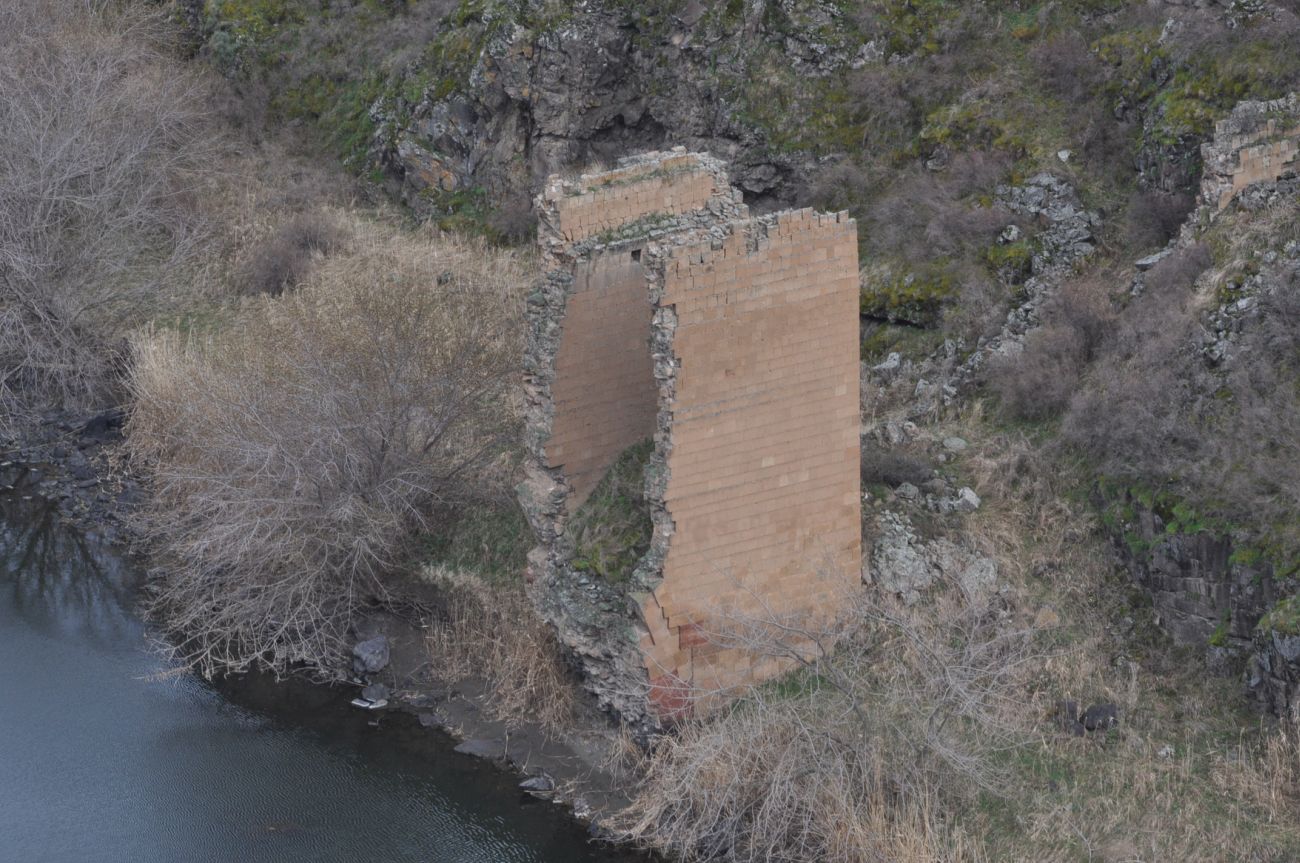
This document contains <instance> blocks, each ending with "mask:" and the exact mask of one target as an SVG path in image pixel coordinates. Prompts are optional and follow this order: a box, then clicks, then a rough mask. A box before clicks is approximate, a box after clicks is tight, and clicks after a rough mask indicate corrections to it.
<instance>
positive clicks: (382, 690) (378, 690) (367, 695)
mask: <svg viewBox="0 0 1300 863" xmlns="http://www.w3.org/2000/svg"><path fill="white" fill-rule="evenodd" d="M388 695H389V691H388V687H387V686H385V685H384V684H382V683H372V684H370V685H369V686H367V687H366V688H365V689H362V690H361V697H362V698H364V699H365V700H366V701H384V700H385V699H387V698H388Z"/></svg>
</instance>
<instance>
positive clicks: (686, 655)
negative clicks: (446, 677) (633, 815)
mask: <svg viewBox="0 0 1300 863" xmlns="http://www.w3.org/2000/svg"><path fill="white" fill-rule="evenodd" d="M539 213H540V216H541V225H540V229H539V242H540V245H541V253H542V260H543V269H544V276H543V279H542V281H541V283H540V284H539V286H538V288H537V289H536V290H535V291H534V292H533V294H532V295H531V296H530V297H529V301H528V303H529V306H528V317H529V324H530V336H529V348H528V356H527V361H526V369H525V383H526V393H527V398H528V423H527V449H528V463H527V480H526V481H525V483H524V484H523V485H522V486H521V500H522V501H523V504H524V508H525V510H526V511H527V513H528V515H529V519H530V521H531V523H532V525H533V528H534V530H535V531H536V533H537V535H538V537H539V539H540V545H539V546H538V548H537V549H535V550H534V552H533V553H532V555H531V556H530V570H531V576H532V583H533V584H532V590H533V594H534V598H535V599H536V600H537V602H538V605H539V607H540V608H541V610H542V612H543V614H544V615H545V616H546V617H547V618H548V620H550V621H551V622H552V623H553V624H554V625H555V626H556V628H557V631H558V633H559V635H560V637H561V640H562V641H564V642H565V643H566V645H568V647H569V648H570V649H571V650H572V651H573V652H574V655H575V656H576V658H577V659H578V660H579V662H581V664H582V665H583V667H584V672H585V675H586V679H587V681H588V684H589V685H590V687H591V688H592V690H593V691H595V692H596V693H597V694H598V695H599V696H600V698H601V701H602V703H603V704H604V705H605V706H606V707H608V708H610V709H613V710H614V711H616V712H618V713H619V714H621V715H622V716H623V717H624V718H625V719H629V720H632V721H634V722H643V723H645V724H648V725H656V724H657V723H658V722H659V720H661V719H662V718H664V717H667V716H672V715H674V714H676V713H679V712H681V711H683V710H685V709H689V706H690V705H691V704H693V703H695V698H696V697H697V696H699V695H701V694H704V693H711V694H714V695H715V696H716V695H717V694H725V692H726V691H727V690H728V689H730V688H732V687H736V686H742V685H745V684H748V683H752V682H756V681H759V680H762V679H766V678H768V677H771V676H773V675H775V674H778V673H780V672H782V671H784V670H785V667H784V666H783V665H782V664H781V663H780V661H778V660H776V659H774V658H771V657H765V656H762V655H759V654H757V653H755V652H752V651H749V650H746V649H744V648H742V647H741V646H739V645H736V644H734V643H732V642H729V641H728V640H727V639H725V638H719V637H718V636H717V634H718V633H721V632H724V631H726V630H727V629H728V621H733V622H734V621H736V620H741V619H746V618H751V619H757V618H762V617H767V616H771V615H781V616H791V617H797V618H799V619H803V620H806V621H809V622H810V623H813V622H815V621H817V620H818V619H820V618H822V617H823V616H824V615H827V614H829V613H830V612H831V611H832V610H833V608H834V607H835V605H836V604H837V603H838V601H839V599H840V598H841V596H842V594H843V592H844V591H846V590H848V589H851V587H852V586H853V585H854V584H856V583H857V581H858V573H859V560H860V555H861V548H860V542H861V540H860V521H861V512H860V507H861V498H860V489H859V469H858V459H859V449H858V429H859V408H858V345H857V338H858V334H857V304H858V267H857V231H856V226H855V224H854V222H853V220H852V219H850V218H849V217H848V215H847V214H845V213H816V212H813V211H812V210H806V209H805V210H793V211H787V212H782V213H777V214H773V215H767V216H760V217H751V216H750V215H749V213H748V210H747V208H746V206H745V205H744V203H743V202H742V200H741V196H740V193H739V192H738V191H737V190H735V189H733V188H731V186H730V185H729V184H728V183H727V179H726V170H725V166H724V165H723V164H722V163H721V162H719V161H717V160H716V159H713V158H711V157H709V156H707V155H704V154H697V153H687V152H684V151H682V150H680V149H678V150H674V151H671V152H666V153H650V154H645V155H643V156H638V157H633V158H630V159H626V160H624V161H622V162H620V164H619V166H618V167H617V168H615V169H614V170H611V171H608V172H604V173H598V174H589V175H584V176H582V177H581V178H579V179H577V180H562V179H560V178H556V177H552V178H551V179H550V180H549V181H548V183H547V185H546V188H545V189H544V191H543V192H542V194H541V196H540V197H539ZM647 438H653V440H654V452H653V454H652V455H651V456H650V460H649V464H648V466H647V468H646V497H647V499H648V501H649V504H650V511H651V518H652V521H653V537H652V540H651V543H650V549H649V551H648V552H647V553H646V554H645V555H644V557H643V558H642V559H641V560H640V562H639V564H638V565H637V567H636V569H635V572H634V573H632V574H631V577H630V578H629V579H628V581H627V583H624V584H618V585H614V584H609V583H606V582H604V581H603V580H602V579H600V578H599V577H597V576H593V575H591V574H589V573H584V572H581V571H578V570H577V569H576V568H575V567H573V566H572V560H571V557H572V552H573V550H572V548H571V547H570V545H569V543H568V541H567V539H566V534H565V527H566V524H567V522H568V519H569V517H570V516H571V515H572V514H573V513H574V512H575V511H576V509H577V507H578V506H580V505H581V503H582V502H583V500H585V499H586V497H587V495H589V494H590V493H591V491H592V490H593V489H594V488H595V487H596V485H597V484H598V483H599V482H600V480H601V478H602V477H603V476H604V474H605V473H606V471H607V470H608V469H609V468H610V466H611V465H612V464H613V463H614V461H615V460H616V459H617V458H618V457H619V455H620V454H621V453H623V452H624V451H625V450H626V449H628V448H629V447H631V446H633V445H634V444H637V443H638V442H641V441H644V440H646V439H647Z"/></svg>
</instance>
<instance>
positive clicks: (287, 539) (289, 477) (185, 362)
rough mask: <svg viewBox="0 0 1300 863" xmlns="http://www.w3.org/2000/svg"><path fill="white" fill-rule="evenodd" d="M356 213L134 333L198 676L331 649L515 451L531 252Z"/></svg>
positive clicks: (174, 617) (166, 615)
mask: <svg viewBox="0 0 1300 863" xmlns="http://www.w3.org/2000/svg"><path fill="white" fill-rule="evenodd" d="M354 231H355V234H356V235H355V236H354V237H352V238H351V239H350V240H349V242H348V248H347V250H346V251H344V252H340V253H338V254H336V255H334V256H332V257H328V258H326V259H324V260H322V261H319V262H318V263H317V264H316V265H315V266H314V267H313V269H312V271H311V273H310V275H309V276H308V277H307V278H306V280H305V281H304V282H303V283H302V284H301V286H300V287H299V289H298V290H297V291H295V292H292V293H286V294H284V295H283V296H281V297H278V298H268V297H258V298H252V299H250V300H248V301H247V302H246V304H245V306H244V307H243V309H242V311H241V313H240V315H239V316H238V318H237V319H236V320H235V321H234V322H233V323H232V324H231V325H229V326H227V327H225V328H224V329H223V330H222V331H221V332H219V333H217V334H215V335H212V336H209V337H207V338H205V339H203V340H202V341H199V340H196V339H191V340H189V341H185V340H183V339H182V338H181V337H180V336H178V335H176V334H165V333H164V334H155V335H146V336H144V337H142V338H140V339H138V341H137V342H136V345H135V368H134V372H133V378H132V381H131V389H132V392H133V395H134V397H135V406H134V411H133V413H132V416H131V418H130V420H129V424H128V436H129V445H130V449H131V453H132V455H133V456H134V457H135V458H136V459H137V462H138V463H139V464H141V465H142V466H143V467H144V468H145V471H146V473H147V475H148V476H149V478H150V481H151V485H152V491H153V495H152V501H151V504H150V506H149V509H148V512H147V514H146V515H145V518H144V523H145V527H146V529H147V530H148V532H149V534H150V535H151V536H152V537H153V539H154V540H155V541H156V542H157V543H158V545H159V546H160V548H161V549H162V550H163V551H164V552H165V554H166V557H167V560H168V562H169V565H168V567H167V569H168V572H167V574H166V576H165V577H164V578H163V579H161V581H160V582H159V583H158V585H157V591H156V598H155V601H154V610H155V611H156V612H158V613H159V615H160V616H161V618H162V619H163V620H164V621H165V622H166V623H167V624H168V625H169V627H170V628H171V629H173V630H174V631H175V632H177V633H178V641H177V645H178V646H177V652H178V654H179V656H180V657H181V659H182V660H183V661H185V662H187V663H188V664H190V665H192V666H194V667H195V668H197V669H198V670H199V671H201V672H203V673H205V674H213V673H217V672H224V671H231V670H240V669H244V668H247V667H249V666H250V665H254V664H263V665H266V666H269V667H271V668H274V669H276V670H284V669H286V668H287V667H289V666H290V665H292V664H295V663H310V664H314V665H329V664H330V663H331V662H332V661H334V660H336V659H338V657H339V656H340V652H341V649H342V645H343V640H344V638H345V637H346V634H347V628H348V626H349V623H350V620H351V615H352V612H353V610H354V608H355V607H356V606H357V604H358V603H360V602H362V601H363V600H366V599H368V598H371V597H376V596H379V597H382V596H384V595H385V576H386V575H388V574H389V573H391V572H392V571H393V570H394V569H395V568H396V567H397V566H398V565H399V563H400V562H402V560H403V559H404V555H405V554H406V552H407V551H408V550H409V543H410V541H411V539H412V535H413V534H414V533H415V532H416V531H417V530H420V529H424V528H426V527H428V525H429V515H430V513H431V512H433V511H434V510H435V509H436V508H439V507H443V508H445V507H447V506H451V505H455V504H458V503H463V502H465V501H469V500H474V499H476V498H477V497H480V496H481V495H482V494H483V493H484V490H485V489H489V490H490V489H491V488H492V487H493V485H494V484H499V481H500V480H501V478H502V477H503V475H504V473H505V471H506V469H507V468H508V465H506V464H504V462H505V461H508V458H507V455H506V454H507V452H508V448H509V444H508V441H509V440H511V439H513V437H514V435H515V431H516V428H517V423H516V417H517V409H518V406H517V404H515V399H516V394H515V390H514V387H513V385H512V384H513V377H512V374H513V371H514V369H515V368H516V366H517V361H518V355H519V351H520V349H521V342H520V339H521V327H520V323H519V319H518V310H519V309H520V308H521V307H522V300H521V290H522V287H523V285H524V284H525V282H526V280H527V277H528V271H527V267H526V261H525V260H524V259H523V258H521V257H519V256H517V255H510V254H503V253H499V252H495V251H492V250H490V249H488V248H486V247H484V246H482V245H481V244H477V243H471V242H467V241H463V240H457V239H454V238H451V237H443V236H436V235H433V234H431V233H422V234H418V235H410V234H406V233H403V232H401V231H399V230H396V229H389V228H386V227H380V226H375V225H367V224H365V223H362V222H359V221H358V222H357V225H356V227H355V228H354Z"/></svg>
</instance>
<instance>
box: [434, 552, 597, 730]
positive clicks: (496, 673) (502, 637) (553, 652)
mask: <svg viewBox="0 0 1300 863" xmlns="http://www.w3.org/2000/svg"><path fill="white" fill-rule="evenodd" d="M421 576H422V578H423V580H424V581H426V582H428V583H429V584H431V585H433V586H434V587H435V588H437V591H438V601H437V606H438V609H437V612H438V613H437V614H436V615H435V616H434V617H433V619H432V621H431V622H430V624H429V629H430V634H429V637H428V648H429V658H430V663H431V666H432V669H433V674H434V676H435V677H437V678H438V679H439V680H445V681H448V682H451V683H455V682H457V681H461V680H465V679H467V678H478V679H481V680H483V681H485V682H486V684H487V687H488V697H489V700H488V706H489V708H490V710H491V711H492V713H493V714H494V715H495V716H496V718H497V719H499V720H501V721H502V722H505V723H506V724H507V725H509V726H516V725H520V724H523V723H525V722H536V723H538V724H539V725H541V726H542V727H543V728H545V729H546V730H548V731H564V730H566V729H568V728H570V727H571V726H572V724H573V717H574V711H575V709H576V707H577V686H576V680H575V676H574V672H573V670H572V669H571V668H570V666H569V664H568V663H567V662H566V660H565V654H564V650H563V648H562V647H561V646H560V643H559V641H558V640H557V639H556V637H555V630H554V629H553V628H551V626H550V625H549V624H547V623H546V622H545V621H544V620H542V618H541V616H540V615H538V613H537V610H536V608H534V606H533V604H532V601H531V600H529V598H528V597H527V595H526V594H525V593H524V591H523V590H522V589H521V587H520V586H519V585H506V586H503V585H493V586H489V585H488V584H486V583H485V582H483V581H482V580H480V579H479V578H477V577H475V576H472V575H466V574H463V573H458V572H455V571H453V570H449V569H445V568H441V567H427V568H426V569H425V570H424V571H423V572H422V574H421Z"/></svg>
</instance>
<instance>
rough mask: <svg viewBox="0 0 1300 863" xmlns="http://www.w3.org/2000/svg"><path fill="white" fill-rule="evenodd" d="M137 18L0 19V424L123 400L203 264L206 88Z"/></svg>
mask: <svg viewBox="0 0 1300 863" xmlns="http://www.w3.org/2000/svg"><path fill="white" fill-rule="evenodd" d="M161 20H162V19H161V17H160V15H159V14H158V13H156V12H152V11H149V10H148V8H147V7H144V6H141V5H140V4H110V3H70V2H62V0H14V2H7V3H5V4H4V5H3V8H0V368H3V373H2V374H0V421H4V422H13V421H14V420H15V419H18V418H21V416H22V415H23V414H24V413H26V412H27V411H30V410H32V409H38V408H42V407H44V406H46V405H47V404H49V403H51V402H53V403H56V404H63V405H65V406H69V407H78V406H80V407H95V406H98V405H101V404H103V403H104V402H105V401H107V400H111V399H114V398H115V396H116V393H115V392H114V385H115V372H116V370H117V368H119V365H118V361H119V360H120V359H121V358H122V357H121V352H122V348H121V340H122V338H123V337H124V336H125V335H126V333H127V332H128V331H129V329H130V328H132V327H134V326H138V325H139V324H140V323H141V322H142V321H144V320H147V319H148V318H149V317H150V316H152V315H154V314H157V313H158V312H159V311H160V310H161V309H160V306H161V305H162V304H164V303H165V302H166V299H167V298H168V297H169V296H170V295H169V294H168V292H166V291H164V290H162V289H161V287H160V284H161V283H162V282H163V281H165V280H166V279H167V278H168V274H169V272H170V271H171V270H172V269H173V268H174V267H175V265H176V264H177V263H179V262H180V261H181V260H183V259H185V258H186V257H187V256H188V255H189V254H190V253H191V252H192V251H193V249H194V245H195V242H196V234H197V233H198V232H199V224H198V217H197V215H196V213H195V210H194V207H193V206H192V204H193V196H192V192H193V190H194V187H195V186H196V185H197V183H198V177H199V175H200V173H201V171H202V169H203V168H204V167H205V153H206V152H207V141H208V139H209V137H210V135H211V129H210V128H209V127H208V125H207V124H206V123H205V116H204V107H203V106H204V105H205V104H206V99H205V97H204V89H205V88H204V85H202V84H201V83H200V79H199V78H198V77H197V76H196V75H194V74H193V73H191V72H190V71H189V70H187V69H186V68H185V67H184V66H183V65H181V63H180V62H179V61H178V60H176V59H174V58H173V57H172V56H171V53H170V51H169V46H168V45H167V35H168V31H167V30H166V28H164V27H163V26H162V24H161Z"/></svg>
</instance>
